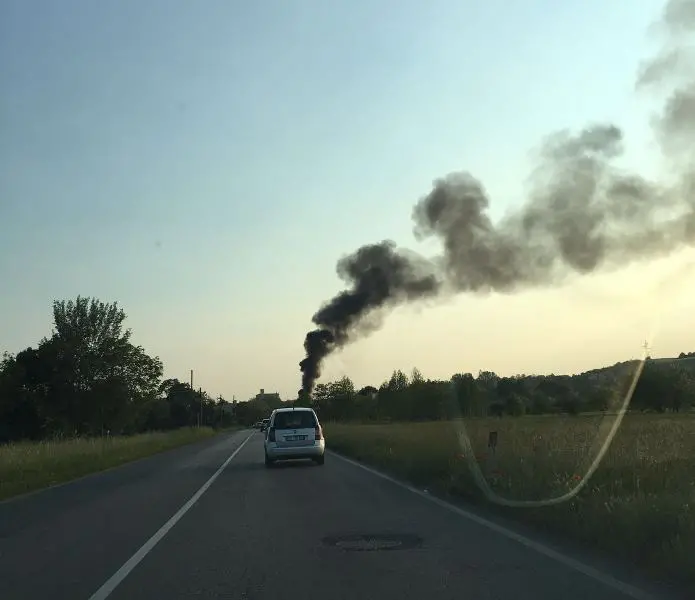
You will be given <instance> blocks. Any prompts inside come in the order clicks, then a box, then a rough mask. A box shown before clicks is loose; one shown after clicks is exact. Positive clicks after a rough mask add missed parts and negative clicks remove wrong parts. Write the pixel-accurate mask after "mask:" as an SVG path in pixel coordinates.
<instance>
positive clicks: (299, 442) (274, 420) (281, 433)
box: [264, 407, 326, 467]
mask: <svg viewBox="0 0 695 600" xmlns="http://www.w3.org/2000/svg"><path fill="white" fill-rule="evenodd" d="M264 446H265V466H266V467H270V466H271V465H272V464H273V463H274V462H275V461H278V460H291V459H295V458H310V459H312V460H313V461H314V462H315V463H317V464H319V465H322V464H323V463H324V454H325V451H326V441H325V439H324V437H323V429H322V428H321V423H319V418H318V416H317V415H316V413H315V412H314V410H313V409H311V408H305V407H301V408H299V407H298V408H278V409H275V410H274V411H273V413H272V414H271V415H270V423H269V424H268V427H267V429H266V432H265V442H264Z"/></svg>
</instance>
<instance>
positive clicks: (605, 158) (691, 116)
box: [300, 0, 695, 393]
mask: <svg viewBox="0 0 695 600" xmlns="http://www.w3.org/2000/svg"><path fill="white" fill-rule="evenodd" d="M657 26H658V27H657V29H658V30H659V32H660V33H661V34H663V35H664V38H665V41H666V43H665V44H664V46H663V48H662V50H661V52H659V53H658V54H657V55H656V56H654V57H653V58H652V60H650V61H648V62H647V63H646V64H644V65H643V66H642V68H641V69H640V70H639V73H638V76H637V80H636V90H638V91H642V90H650V91H658V92H663V93H664V94H665V100H664V102H663V105H662V108H661V110H660V112H659V113H658V114H657V115H656V118H655V120H654V128H655V133H656V136H657V140H658V142H659V147H660V149H661V151H662V155H663V156H664V158H666V159H667V160H668V163H667V164H668V166H669V170H670V176H669V178H668V180H666V181H649V180H647V179H646V178H644V177H642V176H641V175H639V174H637V173H627V172H624V171H621V170H620V169H618V168H617V167H616V166H615V162H616V160H617V159H619V158H620V157H621V156H622V154H623V151H624V134H623V131H622V130H621V129H620V128H619V127H617V126H616V125H613V124H598V123H597V124H593V125H590V126H588V127H586V128H585V129H584V130H582V131H580V132H578V133H572V132H569V131H561V132H557V133H555V134H553V135H551V136H549V137H548V138H547V139H546V140H545V141H544V143H543V144H542V150H541V152H540V156H539V161H538V166H537V169H536V170H535V171H534V174H533V175H534V177H533V182H534V184H533V186H532V192H531V194H530V196H529V198H528V199H527V201H526V203H525V204H523V205H522V206H521V207H519V208H518V209H516V210H515V212H513V213H511V214H508V215H507V216H506V217H504V218H503V219H501V220H499V221H497V222H493V221H492V219H491V218H490V216H489V214H488V211H489V208H490V199H489V197H488V196H487V194H486V191H485V188H484V186H483V184H482V183H481V182H480V181H478V180H477V179H476V178H475V177H474V176H473V175H471V174H469V173H466V172H460V173H452V174H449V175H447V176H445V177H442V178H441V179H437V180H436V181H434V183H433V187H432V190H431V191H430V192H429V193H428V194H427V195H425V196H424V197H422V198H421V199H420V200H419V201H418V202H417V203H416V205H415V207H414V209H413V221H414V235H415V237H416V238H417V239H425V238H432V237H434V238H436V239H438V240H439V241H440V242H441V245H442V247H443V254H442V255H441V256H439V257H436V258H435V259H428V258H425V257H422V256H419V255H417V254H415V253H414V252H411V251H408V250H406V249H402V248H399V247H397V246H396V244H395V243H394V242H392V241H383V242H380V243H376V244H370V245H367V246H363V247H361V248H359V249H358V250H356V251H355V252H353V253H352V254H350V255H348V256H345V257H343V258H341V259H340V261H339V262H338V265H337V271H338V274H339V276H340V277H341V279H342V280H343V281H345V283H346V284H347V289H346V290H344V291H342V292H340V293H339V294H338V295H336V296H335V297H334V298H333V299H331V300H330V301H328V302H327V303H326V304H325V305H324V306H322V307H321V309H320V310H319V311H318V312H317V313H316V314H315V315H314V316H313V318H312V321H313V323H314V324H315V325H316V328H315V329H313V330H312V331H310V332H309V333H307V335H306V339H305V341H304V349H305V351H306V358H305V359H304V360H303V361H302V362H301V363H300V368H301V371H302V389H303V391H304V392H305V393H311V392H312V391H313V388H314V385H315V382H316V380H317V379H318V378H319V377H320V375H321V364H322V362H323V360H324V359H325V358H326V357H327V356H328V355H329V354H330V353H331V352H333V351H334V350H336V349H338V348H341V347H343V346H344V345H345V344H347V343H349V342H351V341H352V340H354V339H356V338H358V337H359V336H360V335H364V333H365V327H372V328H373V327H374V326H375V322H374V320H373V319H371V317H372V316H373V315H375V314H377V315H379V314H380V311H381V310H382V309H388V308H391V307H394V306H396V305H399V304H402V303H405V302H410V301H416V300H422V299H426V298H428V297H432V296H435V295H438V294H441V293H445V292H447V293H460V292H478V293H480V292H482V293H486V292H503V293H510V292H515V291H519V290H522V289H524V288H528V287H538V286H546V285H552V284H557V283H558V282H560V281H562V280H563V279H564V278H566V277H567V276H569V275H572V274H587V273H591V272H593V271H596V270H597V269H605V268H615V267H620V266H623V265H626V264H628V263H630V262H633V261H635V260H642V259H648V258H656V257H658V256H663V255H666V254H669V253H671V252H674V251H676V250H678V249H679V248H682V247H684V246H688V245H694V243H695V160H694V159H695V70H694V68H693V66H692V65H695V56H693V52H692V50H693V48H692V46H690V47H689V44H692V43H693V33H695V0H671V1H669V2H668V3H667V5H666V7H665V9H664V12H663V14H662V17H661V19H660V21H659V22H658V23H657Z"/></svg>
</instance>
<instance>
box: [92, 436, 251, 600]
mask: <svg viewBox="0 0 695 600" xmlns="http://www.w3.org/2000/svg"><path fill="white" fill-rule="evenodd" d="M254 433H255V432H251V434H250V435H249V436H248V437H247V438H246V439H245V440H244V441H243V442H241V444H239V446H238V447H237V448H236V450H234V452H232V453H231V454H230V455H229V457H228V458H227V460H225V461H224V462H223V463H222V466H221V467H220V468H219V469H217V471H215V473H214V474H213V475H212V477H210V479H208V480H207V481H206V482H205V483H204V484H203V485H202V487H201V488H200V489H199V490H198V491H197V492H196V493H195V494H193V496H192V497H191V499H190V500H189V501H188V502H186V504H184V505H183V506H182V507H181V508H179V510H178V511H177V512H176V514H175V515H174V516H173V517H171V519H169V520H168V521H167V522H166V523H164V525H162V526H161V527H160V528H159V531H157V533H155V534H154V535H153V536H152V537H151V538H150V539H149V540H147V541H146V542H145V543H144V544H143V545H142V546H141V547H140V549H139V550H138V551H137V552H136V553H135V554H133V556H131V557H130V558H129V559H128V560H127V561H126V562H125V563H123V566H122V567H121V568H120V569H118V571H116V572H115V573H114V574H113V575H111V577H109V578H108V579H107V580H106V582H105V583H104V585H102V586H101V587H100V588H99V589H98V590H97V591H96V592H94V593H93V594H92V595H91V596H90V597H89V600H106V598H108V597H109V596H110V595H111V594H112V593H113V591H114V590H115V589H116V588H117V587H118V586H119V585H120V583H121V582H122V581H123V580H124V579H125V578H126V577H127V576H128V574H129V573H130V572H131V571H132V570H133V569H134V568H135V567H137V566H138V564H139V563H140V562H141V561H142V559H143V558H145V556H147V555H148V554H149V553H150V551H151V550H152V549H153V548H154V547H155V546H156V545H157V544H158V543H159V542H160V541H161V540H162V538H163V537H164V536H165V535H166V534H167V533H169V531H170V530H171V528H172V527H173V526H174V525H176V523H178V522H179V521H180V520H181V517H183V515H185V514H186V513H187V512H188V511H189V510H190V509H191V508H192V506H193V505H194V504H195V503H196V502H197V501H198V500H200V497H201V496H202V495H203V494H204V493H205V492H206V491H207V489H208V488H209V487H210V486H211V485H212V484H213V482H214V481H215V479H217V478H218V477H219V476H220V474H221V473H222V471H224V470H225V468H226V467H227V465H228V464H229V463H230V462H232V459H233V458H234V457H235V456H236V455H237V454H239V452H240V451H241V449H242V448H243V447H244V446H245V445H246V442H248V441H249V440H250V439H251V438H252V437H253V435H254Z"/></svg>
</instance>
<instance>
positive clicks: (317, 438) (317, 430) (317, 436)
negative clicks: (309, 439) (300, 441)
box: [314, 425, 323, 442]
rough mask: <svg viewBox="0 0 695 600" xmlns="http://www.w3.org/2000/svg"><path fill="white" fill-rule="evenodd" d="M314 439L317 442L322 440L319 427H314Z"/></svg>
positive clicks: (321, 432)
mask: <svg viewBox="0 0 695 600" xmlns="http://www.w3.org/2000/svg"><path fill="white" fill-rule="evenodd" d="M314 439H315V440H316V441H317V442H318V441H319V440H322V439H323V431H322V430H321V425H317V426H316V435H315V436H314Z"/></svg>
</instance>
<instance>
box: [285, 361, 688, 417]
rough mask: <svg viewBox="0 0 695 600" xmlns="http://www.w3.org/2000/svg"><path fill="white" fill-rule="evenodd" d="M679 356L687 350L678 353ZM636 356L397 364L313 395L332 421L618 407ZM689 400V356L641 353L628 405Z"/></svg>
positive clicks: (670, 405)
mask: <svg viewBox="0 0 695 600" xmlns="http://www.w3.org/2000/svg"><path fill="white" fill-rule="evenodd" d="M680 358H682V359H686V358H692V355H686V354H682V355H681V357H680ZM638 364H639V361H627V362H623V363H618V364H616V365H613V366H612V367H607V368H604V369H595V370H592V371H588V372H586V373H581V374H578V375H515V376H512V377H501V376H499V375H497V374H496V373H493V372H490V371H481V372H479V373H478V375H477V376H474V375H473V374H471V373H459V374H456V375H454V376H453V377H451V378H450V379H449V380H433V379H425V378H424V377H423V376H422V374H421V373H420V371H419V370H418V369H413V371H412V373H411V374H410V376H408V375H406V374H405V373H404V372H403V371H402V370H396V371H394V372H393V374H392V375H391V377H390V378H389V379H388V380H387V381H385V382H383V383H382V384H381V385H380V386H379V387H378V388H376V387H374V386H365V387H363V388H361V389H359V390H358V389H356V388H355V386H354V384H353V382H352V380H351V379H350V378H349V377H343V378H341V379H339V380H338V381H334V382H330V383H320V384H318V385H317V386H316V389H315V391H314V393H313V395H312V397H311V398H308V397H306V396H305V397H299V398H297V400H296V403H297V404H298V405H306V406H313V407H314V408H315V409H316V410H317V412H318V413H319V414H320V416H321V418H322V419H325V420H336V421H351V420H358V421H378V422H384V421H428V420H441V419H450V418H455V417H458V416H466V417H485V416H499V417H502V416H522V415H525V414H534V415H542V414H568V415H578V414H580V413H587V412H607V411H612V410H617V409H618V407H619V406H620V405H621V404H622V402H623V400H624V398H625V397H626V394H627V393H628V391H629V389H630V386H631V383H632V381H633V379H634V375H635V373H636V370H637V368H638ZM694 405H695V360H692V361H688V360H678V359H674V360H651V359H647V361H646V363H645V365H644V369H643V370H642V373H641V375H640V377H639V379H638V381H637V385H636V387H635V389H634V392H633V395H632V398H631V402H630V410H632V411H642V412H657V413H663V412H667V411H670V412H676V413H677V412H681V411H687V410H691V409H692V407H693V406H694Z"/></svg>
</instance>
